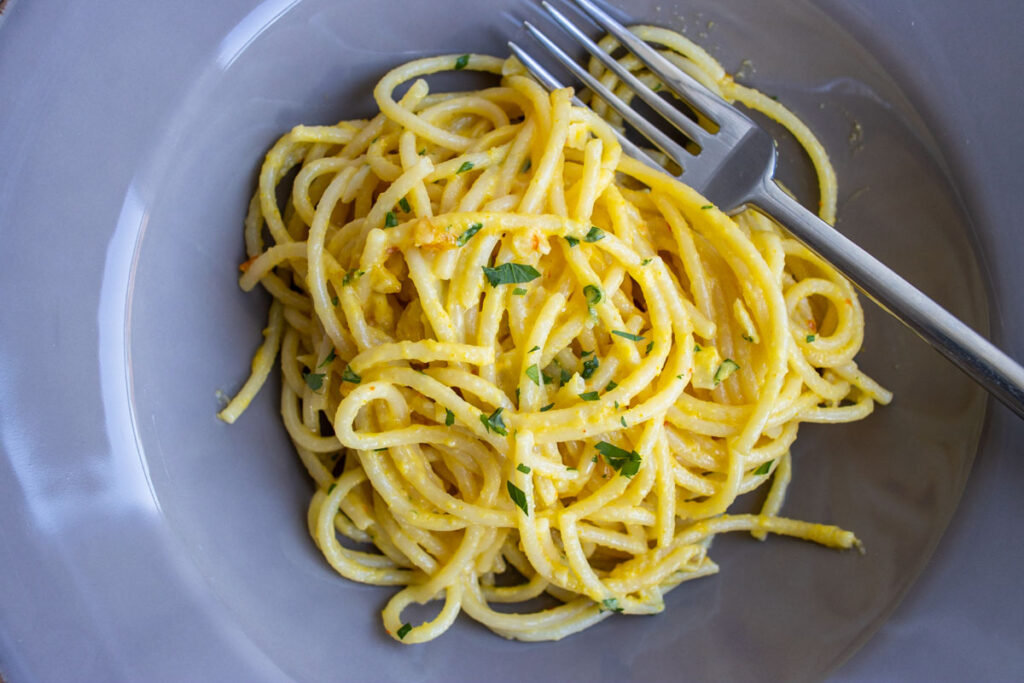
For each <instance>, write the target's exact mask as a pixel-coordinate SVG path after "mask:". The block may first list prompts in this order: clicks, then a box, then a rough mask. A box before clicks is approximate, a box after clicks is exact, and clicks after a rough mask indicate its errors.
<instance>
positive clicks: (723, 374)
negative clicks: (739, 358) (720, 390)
mask: <svg viewBox="0 0 1024 683" xmlns="http://www.w3.org/2000/svg"><path fill="white" fill-rule="evenodd" d="M739 369H740V365H739V363H737V362H736V361H734V360H733V359H732V358H726V359H725V360H723V361H722V364H721V365H719V366H718V369H717V370H715V384H718V383H719V382H721V381H722V380H724V379H726V378H727V377H729V375H731V374H732V373H734V372H736V371H737V370H739Z"/></svg>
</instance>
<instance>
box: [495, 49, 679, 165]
mask: <svg viewBox="0 0 1024 683" xmlns="http://www.w3.org/2000/svg"><path fill="white" fill-rule="evenodd" d="M508 47H509V49H510V50H512V54H514V55H515V56H516V57H517V58H518V59H519V61H520V62H522V63H523V66H525V67H526V70H527V71H529V72H530V73H531V74H533V76H534V77H535V78H536V79H537V80H538V81H540V82H541V84H542V85H543V86H544V87H545V88H547V89H548V90H559V89H561V88H564V87H566V86H564V85H562V83H561V82H560V81H559V80H558V79H557V78H555V77H554V76H553V75H552V74H551V72H550V71H548V70H547V69H545V68H544V67H543V66H541V65H540V62H538V61H537V60H536V59H534V58H533V57H531V56H530V54H529V53H528V52H526V51H525V50H524V49H523V48H521V47H519V46H518V45H516V44H515V43H513V42H512V41H509V42H508ZM572 101H573V104H575V105H577V106H580V107H585V106H586V105H585V104H583V103H582V102H580V100H579V98H577V97H573V98H572ZM612 131H613V132H614V133H615V137H617V138H618V139H619V144H620V145H622V149H623V150H624V151H625V152H626V154H628V155H629V156H631V157H633V158H634V159H636V160H638V161H642V162H643V163H645V164H647V165H648V166H650V167H651V168H653V169H655V170H658V171H664V170H665V169H664V168H662V166H661V165H660V164H659V163H658V162H657V161H655V160H654V159H652V158H651V156H650V155H649V154H647V152H645V151H644V150H642V149H640V148H639V147H637V146H636V145H634V144H633V143H632V142H631V141H630V140H628V139H627V138H626V136H625V135H623V134H622V133H620V132H619V131H617V130H615V129H614V128H613V129H612Z"/></svg>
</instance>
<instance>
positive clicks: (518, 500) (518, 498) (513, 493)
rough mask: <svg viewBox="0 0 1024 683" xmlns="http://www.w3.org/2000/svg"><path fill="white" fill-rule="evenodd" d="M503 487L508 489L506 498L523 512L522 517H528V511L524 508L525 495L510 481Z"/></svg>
mask: <svg viewBox="0 0 1024 683" xmlns="http://www.w3.org/2000/svg"><path fill="white" fill-rule="evenodd" d="M505 485H506V487H507V488H508V497H509V498H511V499H512V502H513V503H515V504H516V505H517V506H518V507H519V509H520V510H522V511H523V514H524V515H529V514H530V510H529V508H527V507H526V494H525V493H523V490H522V489H521V488H519V487H518V486H516V485H515V484H513V483H512V482H510V481H506V482H505Z"/></svg>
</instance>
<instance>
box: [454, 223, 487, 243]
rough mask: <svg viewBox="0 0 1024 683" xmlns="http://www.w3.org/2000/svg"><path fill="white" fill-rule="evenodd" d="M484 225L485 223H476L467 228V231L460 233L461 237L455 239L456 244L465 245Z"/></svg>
mask: <svg viewBox="0 0 1024 683" xmlns="http://www.w3.org/2000/svg"><path fill="white" fill-rule="evenodd" d="M482 227H484V224H483V223H474V224H473V225H471V226H469V227H468V228H466V232H464V233H462V234H461V235H459V239H457V240H455V244H457V245H458V246H460V247H461V246H464V245H465V244H466V242H468V241H469V240H470V238H471V237H473V235H475V234H477V233H478V232H480V228H482Z"/></svg>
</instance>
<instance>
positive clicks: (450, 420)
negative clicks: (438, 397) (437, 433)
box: [444, 408, 455, 427]
mask: <svg viewBox="0 0 1024 683" xmlns="http://www.w3.org/2000/svg"><path fill="white" fill-rule="evenodd" d="M444 424H445V426H446V427H451V426H452V425H453V424H455V413H453V412H452V411H450V410H448V409H447V408H445V409H444Z"/></svg>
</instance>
